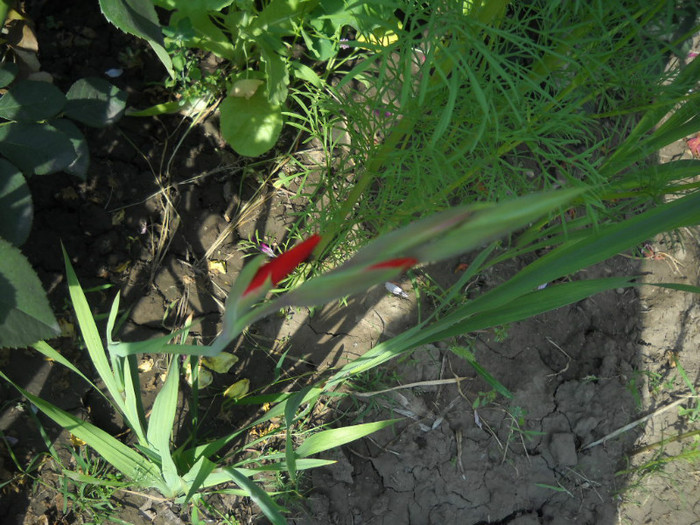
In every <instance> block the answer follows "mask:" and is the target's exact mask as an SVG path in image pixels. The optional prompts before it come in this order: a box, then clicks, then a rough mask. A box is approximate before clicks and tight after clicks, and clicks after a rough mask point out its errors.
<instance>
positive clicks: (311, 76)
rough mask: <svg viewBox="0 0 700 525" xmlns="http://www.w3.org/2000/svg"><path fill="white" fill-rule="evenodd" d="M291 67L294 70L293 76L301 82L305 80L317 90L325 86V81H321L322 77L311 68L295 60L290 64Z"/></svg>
mask: <svg viewBox="0 0 700 525" xmlns="http://www.w3.org/2000/svg"><path fill="white" fill-rule="evenodd" d="M289 67H290V68H291V70H292V74H293V75H294V76H295V77H296V78H298V79H299V80H305V81H306V82H308V83H309V84H311V85H312V86H314V87H317V88H320V87H322V86H323V80H321V77H319V76H318V75H317V74H316V72H315V71H314V70H313V69H311V68H310V67H309V66H307V65H305V64H302V63H301V62H297V61H296V60H295V61H292V62H290V63H289Z"/></svg>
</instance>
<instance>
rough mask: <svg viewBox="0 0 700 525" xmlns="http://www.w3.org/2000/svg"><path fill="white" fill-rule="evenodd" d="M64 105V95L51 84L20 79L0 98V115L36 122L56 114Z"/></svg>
mask: <svg viewBox="0 0 700 525" xmlns="http://www.w3.org/2000/svg"><path fill="white" fill-rule="evenodd" d="M65 105H66V97H65V95H64V94H63V93H61V91H60V90H59V89H58V88H57V87H56V86H54V85H53V84H49V83H48V82H37V81H35V80H22V81H21V82H18V83H17V84H15V85H14V86H12V87H11V88H10V90H9V91H8V92H7V93H5V94H4V95H3V96H2V98H0V117H2V118H4V119H7V120H20V121H24V122H36V121H38V120H45V119H47V118H51V117H53V116H54V115H57V114H58V113H59V112H60V111H61V110H62V109H63V107H64V106H65Z"/></svg>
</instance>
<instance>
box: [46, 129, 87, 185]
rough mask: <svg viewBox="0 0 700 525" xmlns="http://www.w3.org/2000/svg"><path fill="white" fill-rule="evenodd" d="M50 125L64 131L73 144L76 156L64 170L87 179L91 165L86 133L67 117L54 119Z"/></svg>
mask: <svg viewBox="0 0 700 525" xmlns="http://www.w3.org/2000/svg"><path fill="white" fill-rule="evenodd" d="M50 125H52V126H53V127H55V128H56V129H58V130H59V131H62V132H63V133H64V134H65V135H66V137H68V139H69V140H70V142H71V144H72V145H73V151H74V153H75V158H74V159H73V162H71V163H70V164H69V165H68V166H66V167H65V168H63V171H65V172H66V173H70V174H71V175H75V176H76V177H78V178H79V179H80V180H83V181H84V180H86V179H87V170H88V167H89V166H90V149H89V148H88V145H87V141H86V140H85V135H83V133H82V132H81V131H80V130H79V129H78V126H76V125H75V124H73V123H72V122H71V121H70V120H67V119H52V120H51V121H50Z"/></svg>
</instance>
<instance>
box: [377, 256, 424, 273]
mask: <svg viewBox="0 0 700 525" xmlns="http://www.w3.org/2000/svg"><path fill="white" fill-rule="evenodd" d="M416 264H418V259H414V258H413V257H400V258H398V259H389V260H388V261H384V262H380V263H377V264H373V265H372V266H370V267H369V269H370V270H380V269H382V268H401V269H402V270H408V269H409V268H410V267H411V266H415V265H416Z"/></svg>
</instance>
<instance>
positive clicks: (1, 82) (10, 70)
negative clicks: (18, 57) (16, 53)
mask: <svg viewBox="0 0 700 525" xmlns="http://www.w3.org/2000/svg"><path fill="white" fill-rule="evenodd" d="M18 72H19V67H17V64H13V63H12V62H3V63H2V64H0V88H4V87H7V86H9V85H10V84H11V83H12V81H13V80H14V79H15V77H16V76H17V73H18Z"/></svg>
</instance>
